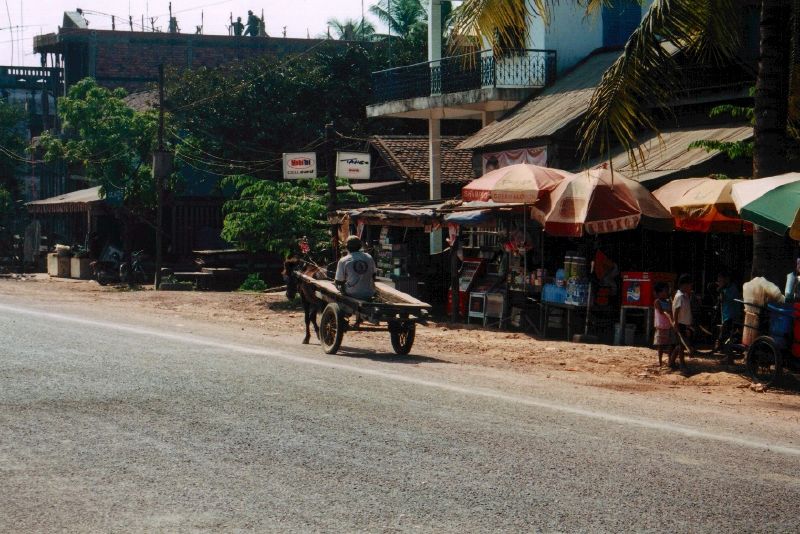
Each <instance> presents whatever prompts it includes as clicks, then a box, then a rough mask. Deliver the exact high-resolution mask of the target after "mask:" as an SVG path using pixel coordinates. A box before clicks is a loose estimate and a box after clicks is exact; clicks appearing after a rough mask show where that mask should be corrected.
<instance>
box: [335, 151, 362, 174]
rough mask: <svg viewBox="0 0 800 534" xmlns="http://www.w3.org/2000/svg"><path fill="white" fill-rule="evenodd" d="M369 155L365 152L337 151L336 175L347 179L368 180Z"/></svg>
mask: <svg viewBox="0 0 800 534" xmlns="http://www.w3.org/2000/svg"><path fill="white" fill-rule="evenodd" d="M369 156H370V155H369V153H366V152H337V153H336V176H337V177H338V178H347V179H349V180H369V167H370V157H369Z"/></svg>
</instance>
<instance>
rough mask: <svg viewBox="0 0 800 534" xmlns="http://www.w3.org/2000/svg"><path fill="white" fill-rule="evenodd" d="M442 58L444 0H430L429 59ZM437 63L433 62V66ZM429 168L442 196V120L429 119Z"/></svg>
mask: <svg viewBox="0 0 800 534" xmlns="http://www.w3.org/2000/svg"><path fill="white" fill-rule="evenodd" d="M441 59H442V2H441V0H428V61H430V62H438V61H439V60H441ZM434 65H435V64H434V63H432V64H431V66H434ZM428 168H429V169H430V170H429V177H430V199H431V200H439V199H440V198H442V140H441V120H440V119H434V118H430V119H428ZM430 251H431V254H439V253H440V252H441V251H442V232H441V230H436V231H434V232H431V248H430Z"/></svg>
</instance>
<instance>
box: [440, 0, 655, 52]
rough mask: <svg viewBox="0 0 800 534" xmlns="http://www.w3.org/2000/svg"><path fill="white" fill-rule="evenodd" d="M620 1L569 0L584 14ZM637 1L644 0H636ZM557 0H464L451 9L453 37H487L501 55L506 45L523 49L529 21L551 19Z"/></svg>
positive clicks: (463, 39) (464, 39) (462, 39)
mask: <svg viewBox="0 0 800 534" xmlns="http://www.w3.org/2000/svg"><path fill="white" fill-rule="evenodd" d="M618 1H620V0H572V2H573V3H574V4H575V5H576V6H578V7H581V8H583V9H584V12H585V14H586V16H590V15H595V14H597V13H599V12H600V9H601V8H602V7H603V6H604V5H613V4H614V3H615V2H618ZM637 1H639V2H640V3H641V2H643V0H637ZM559 3H562V2H561V1H560V0H464V2H463V3H462V4H461V5H460V6H458V7H456V8H455V9H453V13H452V28H453V29H452V32H451V34H452V36H453V41H454V42H455V43H470V44H474V43H475V42H476V41H480V40H482V39H484V40H486V41H487V42H488V44H489V45H490V47H491V48H492V50H494V51H495V52H496V53H498V54H502V53H503V51H504V50H506V49H508V48H524V46H525V41H526V38H527V28H528V24H527V22H528V20H529V19H530V18H531V17H533V16H537V17H540V18H541V19H542V20H543V21H544V23H545V25H550V23H551V21H552V14H553V9H554V8H555V7H556V6H557V5H558V4H559Z"/></svg>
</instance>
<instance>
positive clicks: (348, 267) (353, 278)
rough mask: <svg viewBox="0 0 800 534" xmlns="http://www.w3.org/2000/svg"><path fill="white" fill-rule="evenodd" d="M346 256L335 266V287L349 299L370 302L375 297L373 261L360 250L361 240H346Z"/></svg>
mask: <svg viewBox="0 0 800 534" xmlns="http://www.w3.org/2000/svg"><path fill="white" fill-rule="evenodd" d="M345 246H346V247H347V252H348V254H347V256H345V257H343V258H342V259H340V260H339V263H338V265H337V266H336V287H338V288H339V291H341V292H342V293H344V294H345V295H347V296H349V297H353V298H356V299H361V300H370V299H371V298H373V297H374V296H375V276H376V274H377V271H376V269H375V260H373V259H372V256H370V255H369V254H367V253H366V252H362V250H361V239H359V238H358V236H354V235H351V236H350V237H348V238H347V243H346V244H345Z"/></svg>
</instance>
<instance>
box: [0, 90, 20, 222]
mask: <svg viewBox="0 0 800 534" xmlns="http://www.w3.org/2000/svg"><path fill="white" fill-rule="evenodd" d="M25 119H26V117H25V110H24V109H22V107H21V106H17V105H14V104H11V103H9V102H6V101H4V100H0V190H3V191H5V192H6V193H7V194H8V197H7V198H8V199H9V202H10V201H11V199H13V198H16V197H17V195H18V186H17V179H16V173H17V169H18V168H19V166H20V164H22V163H23V161H24V160H25V148H26V145H27V142H26V139H25V137H26V134H25ZM0 211H2V206H0Z"/></svg>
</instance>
